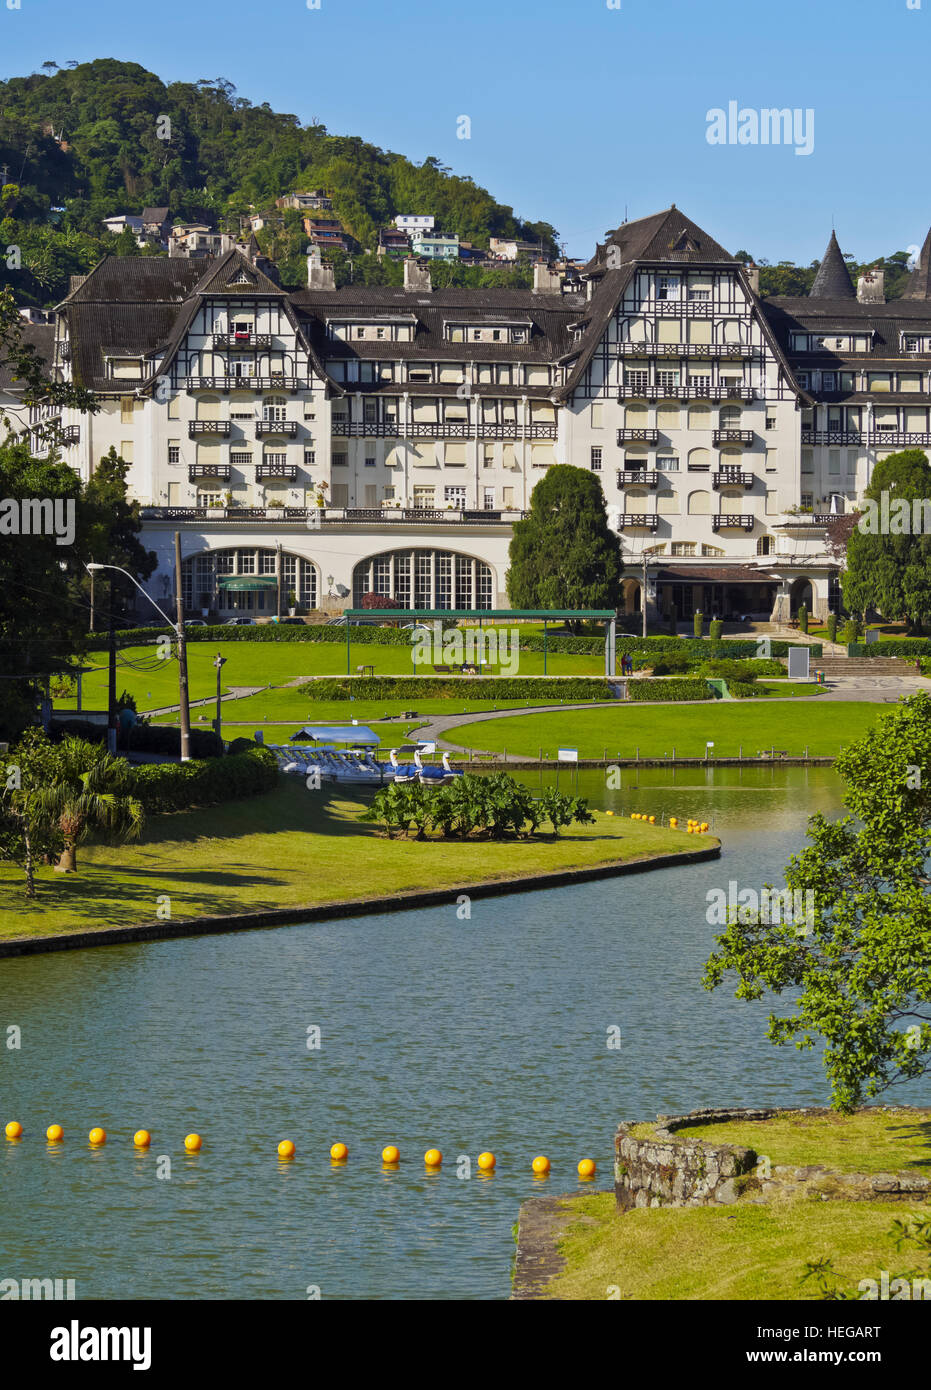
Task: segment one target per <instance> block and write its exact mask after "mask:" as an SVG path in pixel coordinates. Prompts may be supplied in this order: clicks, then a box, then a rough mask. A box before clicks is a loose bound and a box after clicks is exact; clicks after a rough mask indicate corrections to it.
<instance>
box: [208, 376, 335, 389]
mask: <svg viewBox="0 0 931 1390" xmlns="http://www.w3.org/2000/svg"><path fill="white" fill-rule="evenodd" d="M309 389H310V382H308V381H307V380H305V378H304V377H299V376H283V375H282V376H277V375H274V376H189V377H188V379H187V390H188V391H305V390H309Z"/></svg>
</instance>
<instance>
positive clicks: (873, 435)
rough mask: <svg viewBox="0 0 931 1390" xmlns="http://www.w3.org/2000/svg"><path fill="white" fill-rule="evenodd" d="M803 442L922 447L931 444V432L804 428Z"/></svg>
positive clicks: (874, 446)
mask: <svg viewBox="0 0 931 1390" xmlns="http://www.w3.org/2000/svg"><path fill="white" fill-rule="evenodd" d="M802 443H803V444H827V445H834V446H835V447H840V446H842V445H845V444H848V445H849V444H858V445H861V446H862V445H865V446H866V447H867V448H871V449H872V448H876V447H877V446H878V447H879V448H883V447H885V446H891V447H892V448H895V449H903V448H922V447H927V445H929V444H931V432H929V433H921V432H916V431H913V430H870V431H866V430H802Z"/></svg>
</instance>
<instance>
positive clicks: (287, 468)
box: [255, 463, 297, 478]
mask: <svg viewBox="0 0 931 1390" xmlns="http://www.w3.org/2000/svg"><path fill="white" fill-rule="evenodd" d="M255 476H256V477H257V478H296V477H297V464H296V463H257V464H256V466H255Z"/></svg>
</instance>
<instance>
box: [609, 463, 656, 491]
mask: <svg viewBox="0 0 931 1390" xmlns="http://www.w3.org/2000/svg"><path fill="white" fill-rule="evenodd" d="M661 478H662V474H661V473H648V472H647V471H646V470H645V469H641V468H619V469H618V470H617V485H618V487H633V486H636V485H637V484H638V483H639V485H640V486H641V487H650V488H656V487H659V483H660V479H661Z"/></svg>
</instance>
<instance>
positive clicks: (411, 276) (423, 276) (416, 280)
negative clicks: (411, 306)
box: [404, 256, 433, 294]
mask: <svg viewBox="0 0 931 1390" xmlns="http://www.w3.org/2000/svg"><path fill="white" fill-rule="evenodd" d="M404 288H405V289H406V290H407V292H408V293H409V294H417V293H422V294H430V293H432V290H433V281H432V280H431V279H430V271H429V269H428V268H427V267H426V266H422V265H421V264H420V262H419V261H418V260H417V258H416V256H408V257H407V259H406V260H405V262H404Z"/></svg>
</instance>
